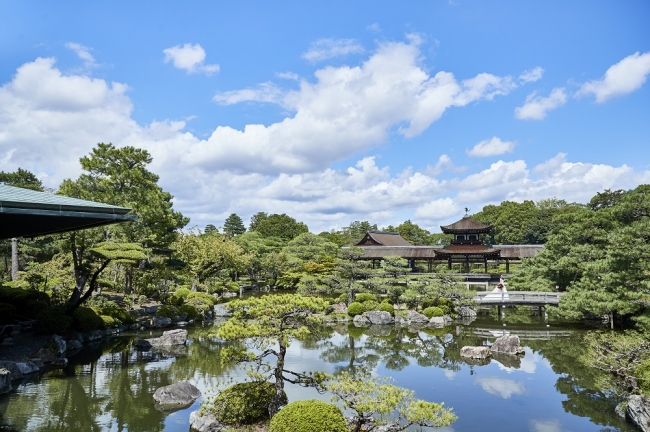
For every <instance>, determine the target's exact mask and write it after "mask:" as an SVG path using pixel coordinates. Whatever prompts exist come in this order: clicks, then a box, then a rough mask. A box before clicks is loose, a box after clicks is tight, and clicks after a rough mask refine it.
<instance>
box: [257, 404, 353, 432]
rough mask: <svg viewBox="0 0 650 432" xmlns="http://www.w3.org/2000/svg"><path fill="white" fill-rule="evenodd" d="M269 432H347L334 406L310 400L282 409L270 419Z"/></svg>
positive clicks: (342, 419) (341, 415)
mask: <svg viewBox="0 0 650 432" xmlns="http://www.w3.org/2000/svg"><path fill="white" fill-rule="evenodd" d="M269 432H348V427H347V424H346V422H345V417H343V414H342V413H341V410H340V409H339V408H338V407H337V406H336V405H333V404H330V403H327V402H323V401H320V400H317V399H311V400H303V401H297V402H292V403H290V404H289V405H287V406H286V407H284V408H282V409H281V410H280V412H279V413H277V414H276V415H275V416H274V417H273V418H272V419H271V426H270V427H269Z"/></svg>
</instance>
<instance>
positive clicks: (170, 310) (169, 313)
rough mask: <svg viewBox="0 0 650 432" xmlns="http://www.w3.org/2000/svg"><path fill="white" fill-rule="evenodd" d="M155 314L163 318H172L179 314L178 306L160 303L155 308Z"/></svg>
mask: <svg viewBox="0 0 650 432" xmlns="http://www.w3.org/2000/svg"><path fill="white" fill-rule="evenodd" d="M156 315H158V316H162V317H165V318H170V319H174V318H176V317H177V316H179V315H180V314H179V312H178V308H177V307H176V306H171V305H162V306H159V307H158V309H156Z"/></svg>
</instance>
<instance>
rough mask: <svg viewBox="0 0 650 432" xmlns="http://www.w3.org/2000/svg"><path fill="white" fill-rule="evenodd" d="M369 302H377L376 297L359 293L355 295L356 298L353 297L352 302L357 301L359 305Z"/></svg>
mask: <svg viewBox="0 0 650 432" xmlns="http://www.w3.org/2000/svg"><path fill="white" fill-rule="evenodd" d="M369 300H372V301H377V297H375V296H374V295H372V294H370V293H360V294H357V295H356V297H354V301H357V302H359V303H363V302H367V301H369Z"/></svg>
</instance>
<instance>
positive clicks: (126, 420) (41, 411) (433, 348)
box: [0, 313, 634, 432]
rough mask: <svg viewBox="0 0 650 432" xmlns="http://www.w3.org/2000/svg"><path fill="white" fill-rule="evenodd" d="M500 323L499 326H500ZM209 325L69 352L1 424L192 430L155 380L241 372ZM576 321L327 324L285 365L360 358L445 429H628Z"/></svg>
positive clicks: (18, 398)
mask: <svg viewBox="0 0 650 432" xmlns="http://www.w3.org/2000/svg"><path fill="white" fill-rule="evenodd" d="M504 324H505V326H504ZM214 330H215V327H214V325H213V324H212V323H210V324H209V325H207V326H205V327H195V328H190V329H189V334H190V339H191V342H192V343H191V345H189V346H188V347H185V348H181V349H178V350H176V352H168V353H159V354H151V353H139V352H137V351H136V350H135V347H134V343H135V340H136V339H138V338H145V337H153V336H157V335H158V334H156V333H150V332H148V331H147V332H141V333H140V334H132V335H123V336H119V337H114V338H112V339H111V340H110V341H107V342H104V343H103V344H98V345H97V346H95V347H94V348H90V349H85V350H84V351H83V353H81V354H79V355H77V356H75V357H72V358H71V359H70V364H69V366H68V367H67V368H66V369H64V370H63V371H53V372H50V373H47V374H45V375H43V376H41V377H39V378H37V379H35V380H33V381H31V382H28V383H25V384H24V385H22V386H21V387H20V388H19V389H18V390H17V391H15V392H13V393H11V394H9V395H5V396H3V397H1V398H0V430H9V431H76V432H86V431H132V432H135V431H147V432H150V431H151V432H153V431H169V432H171V431H182V432H187V431H188V430H189V420H188V419H189V414H190V412H191V411H193V410H196V409H198V407H199V406H200V402H201V400H202V398H201V399H199V401H197V402H196V403H195V404H194V405H193V406H192V407H190V408H187V409H184V410H180V411H176V412H173V413H165V412H160V411H158V410H156V409H155V407H154V403H153V398H152V394H153V393H154V391H155V390H156V388H158V387H161V386H165V385H169V384H172V383H174V382H177V381H189V382H191V383H192V384H194V385H195V386H197V387H198V388H199V389H200V390H201V391H202V392H203V393H204V394H206V393H210V392H211V391H214V389H215V386H216V385H217V384H218V382H219V381H220V380H221V381H225V380H227V379H228V378H229V377H232V378H233V379H234V380H235V381H236V380H238V379H241V377H242V372H241V371H240V370H239V369H237V368H235V367H227V368H222V367H221V366H220V364H219V360H218V358H219V352H220V349H222V347H223V346H224V345H223V343H222V342H220V341H218V340H217V339H216V338H214V337H212V336H210V333H211V332H214ZM504 331H505V332H510V333H512V334H517V335H519V336H520V338H521V339H522V345H523V346H524V347H525V350H526V355H525V356H524V357H523V358H521V359H517V358H512V357H508V356H501V357H498V358H496V359H493V360H491V361H490V362H489V363H488V364H485V365H480V364H469V363H468V362H466V361H465V360H463V359H461V358H460V356H459V352H460V348H461V347H463V346H465V345H482V344H485V343H488V342H489V343H492V342H494V340H495V339H496V337H498V336H499V335H501V334H503V332H504ZM585 331H587V330H585V329H584V328H581V327H578V326H571V325H560V324H550V325H549V326H547V325H546V324H545V323H544V322H543V319H541V318H539V317H534V316H530V315H529V314H527V313H519V314H510V315H509V316H508V317H506V321H505V323H504V322H503V321H500V320H498V319H496V317H495V316H494V315H492V316H490V315H489V314H486V315H482V316H479V318H478V319H477V320H475V321H473V322H472V323H470V324H467V325H453V326H449V327H446V328H444V329H435V330H433V329H426V328H425V329H417V328H406V327H404V328H396V327H394V326H381V327H371V328H367V329H365V330H364V329H358V328H355V327H354V326H348V325H341V326H335V327H332V328H331V333H330V336H329V337H328V338H326V339H322V340H316V339H314V340H306V341H302V342H295V343H294V344H293V345H292V346H291V347H290V349H289V352H288V356H287V368H288V369H290V370H299V371H309V370H322V371H325V372H329V373H336V372H337V371H340V370H346V369H354V368H356V367H359V366H360V365H365V366H368V367H370V368H372V370H374V371H375V372H376V373H378V374H379V375H381V376H390V377H392V378H393V379H394V380H395V382H396V383H397V384H398V385H400V386H403V387H406V388H409V389H412V390H414V391H415V392H416V396H417V397H418V398H421V399H425V400H429V401H434V402H441V401H444V402H445V405H446V406H448V407H453V409H454V411H455V412H456V414H457V415H458V417H459V420H458V421H457V422H456V423H454V424H453V425H452V426H451V427H449V428H443V429H442V430H444V431H452V430H453V431H491V430H494V431H500V432H505V431H534V432H559V431H576V432H578V431H602V430H608V431H615V430H620V431H633V430H634V428H633V427H632V426H630V425H629V424H627V423H625V422H624V421H622V420H621V419H619V418H618V417H617V416H616V415H615V413H614V406H615V405H616V402H617V401H615V400H612V399H611V398H608V397H607V395H606V394H605V393H604V392H602V391H599V390H598V389H596V388H594V387H595V384H594V382H595V380H596V379H597V373H598V372H597V371H595V370H593V369H591V368H588V367H585V366H583V365H581V364H580V363H579V362H577V361H576V358H577V356H579V355H580V354H581V352H582V349H583V346H582V344H581V343H580V340H581V337H582V335H583V334H584V332H585ZM287 394H288V396H289V400H290V401H293V400H298V399H306V398H321V399H325V400H328V399H329V396H328V395H327V394H325V395H319V394H318V393H317V392H315V391H314V390H313V389H304V388H300V387H295V386H291V385H287Z"/></svg>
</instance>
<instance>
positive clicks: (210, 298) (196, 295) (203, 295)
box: [185, 292, 217, 306]
mask: <svg viewBox="0 0 650 432" xmlns="http://www.w3.org/2000/svg"><path fill="white" fill-rule="evenodd" d="M185 299H186V300H187V301H188V302H189V300H192V299H201V300H202V301H203V302H204V303H207V304H209V305H210V306H214V305H215V304H217V299H216V298H214V297H213V296H211V295H210V294H206V293H202V292H190V293H188V294H187V296H186V297H185Z"/></svg>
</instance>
